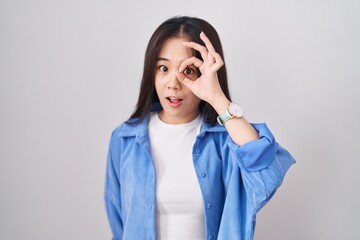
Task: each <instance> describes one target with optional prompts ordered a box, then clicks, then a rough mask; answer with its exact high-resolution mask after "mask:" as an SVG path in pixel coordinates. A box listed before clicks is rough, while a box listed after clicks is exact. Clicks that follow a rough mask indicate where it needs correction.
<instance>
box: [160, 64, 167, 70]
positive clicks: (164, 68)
mask: <svg viewBox="0 0 360 240" xmlns="http://www.w3.org/2000/svg"><path fill="white" fill-rule="evenodd" d="M159 69H160V71H161V72H167V71H168V68H167V67H166V66H164V65H161V66H159Z"/></svg>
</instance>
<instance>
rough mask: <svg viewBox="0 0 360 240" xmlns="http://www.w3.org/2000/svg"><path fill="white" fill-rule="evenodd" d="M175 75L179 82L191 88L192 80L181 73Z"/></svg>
mask: <svg viewBox="0 0 360 240" xmlns="http://www.w3.org/2000/svg"><path fill="white" fill-rule="evenodd" d="M176 77H177V79H178V80H179V82H181V83H182V84H184V85H185V86H186V87H187V88H189V89H190V90H191V87H192V84H193V82H194V81H191V80H190V79H189V78H187V77H186V76H185V74H183V73H176Z"/></svg>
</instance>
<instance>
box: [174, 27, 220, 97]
mask: <svg viewBox="0 0 360 240" xmlns="http://www.w3.org/2000/svg"><path fill="white" fill-rule="evenodd" d="M200 38H201V40H202V41H203V42H204V43H205V46H202V45H200V44H198V43H195V42H183V44H184V46H185V47H189V48H193V49H195V50H196V51H198V52H200V54H201V57H202V58H203V61H201V60H200V59H198V58H196V57H195V56H193V57H190V58H188V59H186V60H184V61H183V62H182V63H181V65H180V68H179V71H178V73H177V75H176V76H177V78H178V79H179V81H180V82H181V83H182V84H184V85H185V86H186V87H187V88H189V89H190V90H191V91H192V92H193V93H194V94H195V95H196V96H197V97H199V98H200V99H202V100H204V101H206V102H208V103H210V104H213V102H214V101H216V98H218V97H220V98H223V97H224V96H225V95H224V93H223V91H222V90H221V87H220V84H219V80H218V76H217V71H218V70H219V69H220V68H221V67H222V66H223V65H224V62H223V60H222V58H221V56H220V54H218V53H217V52H216V51H215V49H214V47H213V45H212V44H211V42H210V40H209V38H208V37H206V35H205V34H204V33H203V32H201V33H200ZM191 65H194V66H195V67H197V68H198V69H199V70H200V73H201V75H200V76H199V78H197V79H196V80H191V79H189V78H187V77H186V76H185V74H184V73H183V71H184V70H185V69H186V68H187V67H188V66H191Z"/></svg>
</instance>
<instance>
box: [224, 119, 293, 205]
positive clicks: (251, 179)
mask: <svg viewBox="0 0 360 240" xmlns="http://www.w3.org/2000/svg"><path fill="white" fill-rule="evenodd" d="M252 126H253V127H254V128H255V129H256V130H257V131H258V133H259V136H260V138H259V139H257V140H253V141H250V142H248V143H246V144H244V145H241V146H240V145H237V144H235V143H234V142H233V141H232V140H231V138H230V137H228V140H227V143H228V146H229V148H230V152H231V153H230V155H231V156H232V157H233V158H234V161H235V162H237V164H238V166H239V168H240V171H241V177H242V180H243V183H244V187H245V189H246V192H247V193H248V194H247V195H248V197H249V198H250V199H249V200H250V201H251V202H252V203H253V207H254V208H255V209H256V210H257V211H258V210H260V208H261V207H262V206H263V205H265V204H266V203H267V202H268V201H269V200H270V198H271V197H272V196H273V194H274V193H275V191H276V189H277V188H278V187H279V186H280V185H281V183H282V181H283V179H284V177H285V174H286V172H287V171H288V169H289V168H290V166H291V165H292V164H294V163H295V160H294V158H293V157H292V156H291V154H290V153H289V152H288V151H287V150H285V149H284V148H283V147H281V146H280V145H279V144H278V143H277V142H276V141H275V138H274V136H273V135H272V134H271V132H270V130H269V129H268V127H267V126H266V124H252Z"/></svg>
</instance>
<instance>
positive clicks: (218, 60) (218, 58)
mask: <svg viewBox="0 0 360 240" xmlns="http://www.w3.org/2000/svg"><path fill="white" fill-rule="evenodd" d="M210 54H211V55H212V56H213V57H214V58H215V63H214V64H213V65H212V66H211V70H213V71H217V70H219V69H220V68H221V67H222V66H223V65H224V61H223V59H222V57H221V56H220V54H218V53H217V52H212V53H210Z"/></svg>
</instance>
